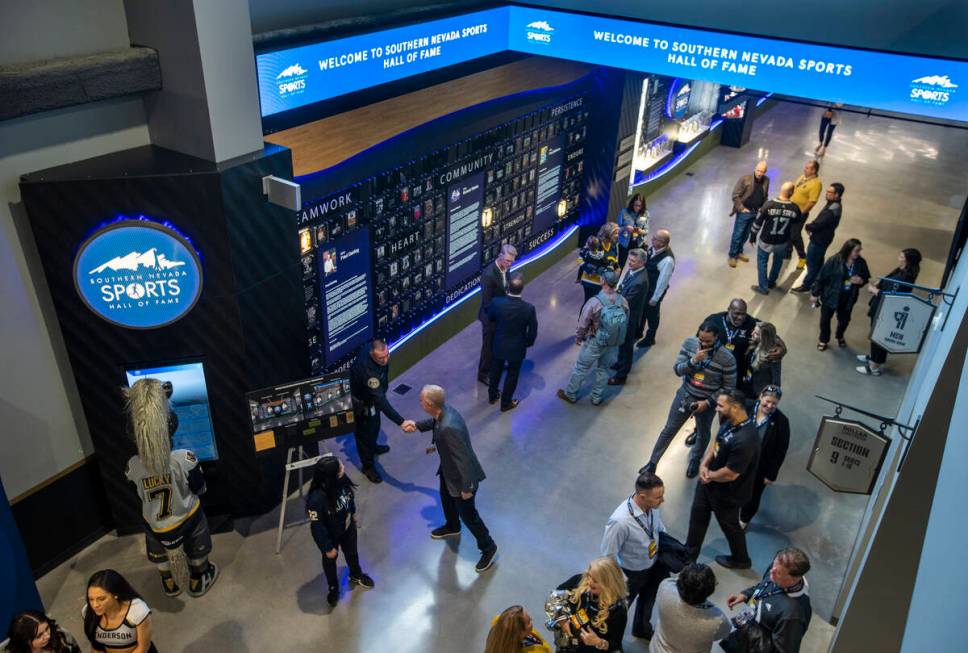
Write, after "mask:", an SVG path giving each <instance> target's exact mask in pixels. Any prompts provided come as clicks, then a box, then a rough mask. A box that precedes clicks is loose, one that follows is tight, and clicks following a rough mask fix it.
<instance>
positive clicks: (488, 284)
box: [477, 245, 518, 385]
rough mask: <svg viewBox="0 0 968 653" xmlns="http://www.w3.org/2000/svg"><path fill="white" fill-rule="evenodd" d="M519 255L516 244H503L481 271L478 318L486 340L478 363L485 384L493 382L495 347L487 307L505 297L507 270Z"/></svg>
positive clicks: (478, 378)
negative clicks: (497, 299)
mask: <svg viewBox="0 0 968 653" xmlns="http://www.w3.org/2000/svg"><path fill="white" fill-rule="evenodd" d="M517 256H518V250H517V249H515V247H514V245H502V246H501V253H500V254H498V257H497V259H495V261H494V262H493V263H491V264H490V265H489V266H487V267H486V268H484V271H483V272H482V273H481V309H480V310H479V311H478V312H477V319H478V320H480V321H481V331H482V334H483V340H484V341H483V342H482V343H481V361H480V363H478V365H477V380H478V381H480V382H481V383H483V384H485V385H490V384H491V357H492V353H493V348H494V345H493V343H494V323H493V322H491V320H490V318H488V316H487V307H488V306H490V305H491V302H492V301H493V300H494V298H495V297H504V296H505V295H506V294H507V287H508V282H507V272H508V270H510V269H511V265H513V264H514V259H515V258H517Z"/></svg>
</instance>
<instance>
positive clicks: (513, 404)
mask: <svg viewBox="0 0 968 653" xmlns="http://www.w3.org/2000/svg"><path fill="white" fill-rule="evenodd" d="M517 407H518V400H517V399H512V400H511V403H509V404H508V405H507V406H501V412H502V413H506V412H508V411H509V410H514V409H515V408H517Z"/></svg>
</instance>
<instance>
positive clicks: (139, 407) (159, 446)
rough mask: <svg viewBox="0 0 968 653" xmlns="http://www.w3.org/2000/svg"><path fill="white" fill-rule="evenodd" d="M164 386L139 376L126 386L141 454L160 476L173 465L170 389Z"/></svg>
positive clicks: (132, 422)
mask: <svg viewBox="0 0 968 653" xmlns="http://www.w3.org/2000/svg"><path fill="white" fill-rule="evenodd" d="M165 386H166V384H163V383H162V382H161V381H159V380H158V379H140V380H138V381H136V382H135V383H133V384H132V385H131V387H130V388H125V389H124V390H123V392H124V398H125V410H126V411H127V413H128V419H129V420H130V425H131V432H132V434H133V435H134V442H135V445H136V446H137V447H138V456H139V457H140V458H141V462H142V464H143V465H144V466H145V469H147V470H148V471H149V472H151V473H152V474H155V475H157V476H161V475H162V474H167V473H168V471H169V467H170V466H171V430H170V428H169V425H170V422H169V419H170V417H169V414H170V412H171V407H170V405H169V403H168V397H169V394H170V390H168V389H167V388H166V387H165ZM169 387H170V386H169Z"/></svg>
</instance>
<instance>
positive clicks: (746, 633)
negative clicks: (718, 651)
mask: <svg viewBox="0 0 968 653" xmlns="http://www.w3.org/2000/svg"><path fill="white" fill-rule="evenodd" d="M719 646H720V648H722V649H723V650H724V651H726V653H773V651H774V648H773V634H772V633H771V632H770V631H769V630H767V629H766V627H765V626H763V625H762V624H760V622H758V621H755V620H753V619H750V620H749V621H747V622H746V623H745V624H743V625H742V626H740V627H739V628H736V629H735V630H733V631H731V632H730V633H729V635H727V636H726V638H725V639H723V640H722V641H721V642H719Z"/></svg>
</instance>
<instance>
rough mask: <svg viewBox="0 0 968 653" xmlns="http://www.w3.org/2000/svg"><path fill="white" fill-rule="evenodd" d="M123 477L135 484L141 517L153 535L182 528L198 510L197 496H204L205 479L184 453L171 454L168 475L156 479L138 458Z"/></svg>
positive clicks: (183, 451)
mask: <svg viewBox="0 0 968 653" xmlns="http://www.w3.org/2000/svg"><path fill="white" fill-rule="evenodd" d="M124 476H125V478H127V479H128V480H129V481H131V482H132V483H134V486H135V488H136V489H137V491H138V496H139V497H140V498H141V515H142V517H143V518H144V521H145V524H146V525H147V526H148V528H150V529H151V530H152V531H154V532H155V533H166V532H168V531H173V530H175V529H176V528H178V527H179V526H181V525H182V524H183V523H185V521H186V520H187V519H188V518H189V517H191V516H192V515H194V514H195V512H196V511H197V510H198V506H199V503H200V502H199V500H198V495H199V494H202V493H204V492H205V478H204V477H203V476H202V470H201V468H200V467H199V466H198V459H197V458H196V457H195V454H193V453H192V452H191V451H188V450H187V449H176V450H175V451H172V452H171V464H170V466H169V471H168V473H167V474H163V475H161V476H156V475H154V474H150V473H149V472H148V470H147V469H145V466H144V464H143V463H142V462H141V458H140V457H139V456H132V457H131V459H130V460H129V461H128V465H127V468H126V469H125V471H124Z"/></svg>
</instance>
